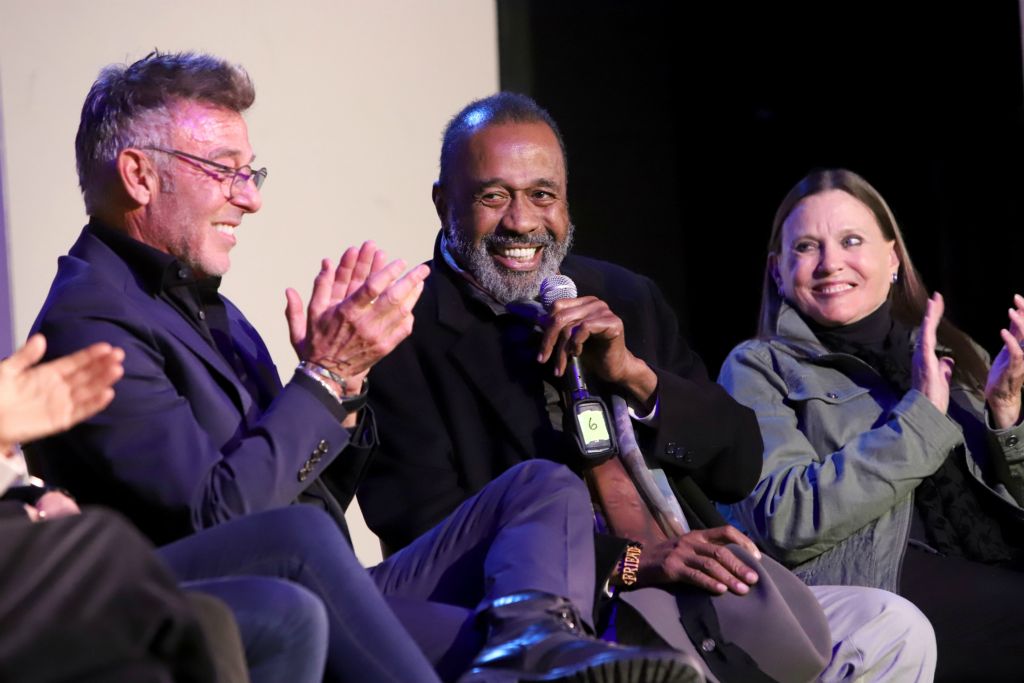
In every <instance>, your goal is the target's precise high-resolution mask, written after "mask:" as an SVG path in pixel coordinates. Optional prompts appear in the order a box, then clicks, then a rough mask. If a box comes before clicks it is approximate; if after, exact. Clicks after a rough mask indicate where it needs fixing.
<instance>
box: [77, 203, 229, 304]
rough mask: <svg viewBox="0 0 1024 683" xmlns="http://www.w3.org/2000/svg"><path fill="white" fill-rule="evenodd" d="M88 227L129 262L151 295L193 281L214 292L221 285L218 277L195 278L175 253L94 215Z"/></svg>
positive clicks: (190, 283) (129, 265)
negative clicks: (165, 250) (171, 253)
mask: <svg viewBox="0 0 1024 683" xmlns="http://www.w3.org/2000/svg"><path fill="white" fill-rule="evenodd" d="M89 230H90V231H91V232H92V233H93V234H94V235H95V236H96V237H97V238H98V239H99V240H100V241H101V242H103V243H104V244H106V245H107V246H108V247H110V249H111V251H113V252H114V253H115V254H117V255H118V256H119V257H121V259H122V260H123V261H124V262H125V263H127V264H128V267H129V268H131V270H132V272H133V273H135V275H136V276H137V277H138V278H139V281H140V282H141V284H142V285H143V286H144V287H145V288H146V289H147V290H148V291H149V293H150V294H153V295H157V294H163V293H165V292H166V291H167V290H168V289H170V288H172V287H181V286H184V285H192V284H195V285H199V286H200V288H201V289H203V290H206V291H209V290H212V291H214V292H216V291H217V289H218V288H219V287H220V281H221V279H220V277H197V276H196V275H195V273H194V272H193V270H192V269H191V268H190V267H189V266H188V265H186V264H185V263H183V262H181V261H180V260H178V259H177V258H175V257H174V256H171V255H170V254H165V253H164V252H162V251H160V250H159V249H154V248H153V247H151V246H149V245H148V244H146V243H144V242H140V241H139V240H137V239H135V238H133V237H130V236H128V235H127V234H125V233H124V232H123V231H121V230H117V229H115V228H111V227H109V226H107V225H104V224H103V223H100V222H99V221H97V220H96V219H95V218H94V219H92V220H91V221H89Z"/></svg>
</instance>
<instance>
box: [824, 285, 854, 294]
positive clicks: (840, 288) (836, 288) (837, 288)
mask: <svg viewBox="0 0 1024 683" xmlns="http://www.w3.org/2000/svg"><path fill="white" fill-rule="evenodd" d="M848 289H853V285H851V284H847V283H839V284H835V285H824V286H822V287H818V292H820V293H821V294H836V293H838V292H845V291H846V290H848Z"/></svg>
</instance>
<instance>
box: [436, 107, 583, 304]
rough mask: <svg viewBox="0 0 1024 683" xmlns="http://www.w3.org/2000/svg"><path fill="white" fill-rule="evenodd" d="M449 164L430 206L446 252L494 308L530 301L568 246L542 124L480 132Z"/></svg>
mask: <svg viewBox="0 0 1024 683" xmlns="http://www.w3.org/2000/svg"><path fill="white" fill-rule="evenodd" d="M455 161H456V163H455V164H454V169H453V171H454V172H453V173H452V177H451V181H450V183H449V186H448V187H443V188H440V189H439V191H438V195H439V197H438V198H437V200H436V201H438V202H439V203H438V208H439V212H440V213H441V217H442V220H443V221H444V231H445V236H446V237H447V240H448V247H449V250H450V251H451V253H452V255H453V256H454V257H455V258H456V260H457V261H458V262H459V264H460V265H461V266H462V267H463V268H465V269H466V270H467V271H468V272H469V273H470V274H471V275H472V276H473V277H474V278H475V279H476V281H477V283H478V284H479V285H480V286H481V287H483V288H484V289H485V290H486V291H488V292H489V293H490V294H491V295H492V296H493V297H494V298H495V299H497V300H498V301H500V302H502V303H507V302H509V301H512V300H514V299H520V298H532V297H534V296H536V295H537V292H538V290H539V288H540V283H541V281H542V280H543V279H544V278H545V277H547V276H548V275H550V274H552V273H556V272H558V266H559V264H560V263H561V262H562V259H563V258H564V257H565V254H566V253H567V252H568V250H569V247H570V245H571V242H572V231H573V228H572V224H571V223H570V221H569V208H568V204H567V203H566V196H565V195H566V175H565V160H564V159H563V157H562V150H561V147H560V146H559V144H558V139H557V138H556V137H555V134H554V132H553V131H552V130H551V128H550V127H548V125H547V124H544V123H502V124H495V125H486V126H484V127H483V128H481V129H479V130H477V131H476V132H475V133H473V134H472V135H470V136H469V137H467V138H466V139H465V140H463V141H462V143H461V144H460V146H459V149H458V152H457V153H456V155H455ZM442 207H443V208H442Z"/></svg>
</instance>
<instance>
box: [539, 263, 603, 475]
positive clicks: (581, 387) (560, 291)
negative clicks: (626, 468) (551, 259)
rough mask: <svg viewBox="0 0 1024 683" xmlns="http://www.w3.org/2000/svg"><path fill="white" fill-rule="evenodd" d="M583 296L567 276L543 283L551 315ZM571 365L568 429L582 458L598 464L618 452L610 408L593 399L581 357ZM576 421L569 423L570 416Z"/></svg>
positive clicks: (567, 388)
mask: <svg viewBox="0 0 1024 683" xmlns="http://www.w3.org/2000/svg"><path fill="white" fill-rule="evenodd" d="M578 295H579V293H578V292H577V290H576V283H575V282H573V281H572V278H570V277H567V276H565V275H561V274H556V275H548V276H547V277H546V278H544V280H543V281H542V282H541V283H540V295H539V296H540V301H541V304H543V306H544V310H545V311H547V312H548V313H550V312H551V309H552V308H553V307H554V305H555V302H556V301H559V300H561V299H575V298H576V297H577V296H578ZM568 360H569V363H568V367H567V370H568V372H567V373H566V375H565V378H564V379H565V382H566V385H565V386H564V387H563V401H564V404H565V409H566V412H565V417H566V419H565V420H563V423H564V426H565V429H566V430H570V431H572V432H573V435H574V436H575V437H576V445H577V446H578V447H579V449H580V453H581V454H582V456H583V457H584V458H585V459H586V460H588V461H591V462H594V463H595V464H596V463H598V462H602V461H604V460H607V459H608V458H610V457H611V456H613V455H615V454H616V453H617V452H618V446H617V444H616V442H615V438H614V432H613V431H612V429H611V424H612V421H611V416H610V414H609V412H608V406H606V405H605V403H604V401H603V400H601V397H600V396H592V395H591V394H590V391H589V390H588V389H587V382H586V379H585V378H584V375H583V367H582V366H581V365H580V359H579V356H576V355H575V354H569V359H568ZM570 415H571V416H572V418H573V419H572V420H569V419H568V418H569V416H570Z"/></svg>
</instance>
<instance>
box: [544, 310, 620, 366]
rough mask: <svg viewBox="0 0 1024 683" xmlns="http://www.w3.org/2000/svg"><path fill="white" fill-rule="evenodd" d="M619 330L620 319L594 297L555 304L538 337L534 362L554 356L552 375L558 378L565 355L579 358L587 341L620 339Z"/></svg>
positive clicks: (564, 364) (565, 363)
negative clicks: (545, 325) (538, 345)
mask: <svg viewBox="0 0 1024 683" xmlns="http://www.w3.org/2000/svg"><path fill="white" fill-rule="evenodd" d="M622 330H623V327H622V320H621V319H620V318H619V317H618V316H616V315H615V314H614V313H613V312H612V311H611V309H610V308H608V304H606V303H605V302H604V301H601V300H600V299H598V298H596V297H593V296H586V297H580V298H577V299H562V300H560V301H556V302H555V303H554V305H553V306H552V310H551V313H550V315H549V322H548V326H547V328H546V329H545V331H544V335H543V336H542V337H541V341H540V349H539V351H538V353H537V361H538V362H540V363H546V362H547V361H548V360H549V359H550V358H552V357H554V358H555V363H554V372H555V375H556V376H561V375H562V373H563V372H564V371H565V368H566V365H567V364H568V356H569V355H575V356H579V355H581V354H582V353H583V349H584V345H585V344H586V343H587V341H588V340H590V339H591V338H594V337H597V338H600V339H602V340H604V341H610V340H613V339H615V338H616V337H618V336H621V335H622Z"/></svg>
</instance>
